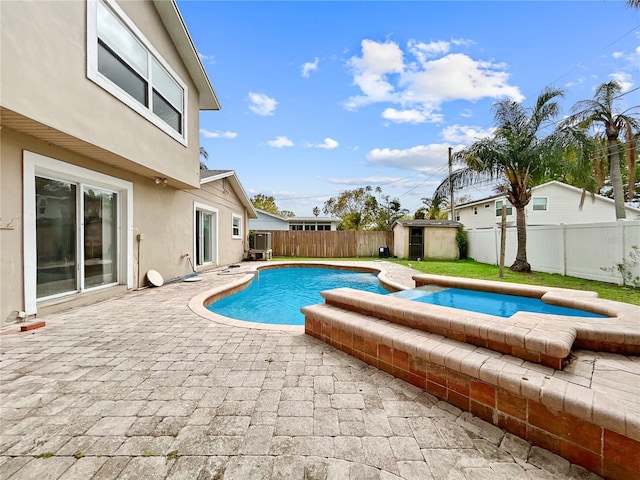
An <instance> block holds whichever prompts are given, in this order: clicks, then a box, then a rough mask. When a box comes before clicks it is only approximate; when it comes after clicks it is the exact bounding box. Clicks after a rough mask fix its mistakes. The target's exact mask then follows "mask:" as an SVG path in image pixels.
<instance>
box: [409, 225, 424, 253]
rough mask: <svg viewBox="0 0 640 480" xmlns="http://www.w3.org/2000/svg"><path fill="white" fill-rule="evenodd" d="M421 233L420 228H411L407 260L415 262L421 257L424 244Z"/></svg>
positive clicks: (421, 229)
mask: <svg viewBox="0 0 640 480" xmlns="http://www.w3.org/2000/svg"><path fill="white" fill-rule="evenodd" d="M422 232H423V228H422V227H411V232H410V235H409V260H417V259H418V258H422V257H423V254H424V243H423V238H422Z"/></svg>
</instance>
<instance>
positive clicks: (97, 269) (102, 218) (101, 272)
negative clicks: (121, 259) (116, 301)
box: [82, 187, 118, 288]
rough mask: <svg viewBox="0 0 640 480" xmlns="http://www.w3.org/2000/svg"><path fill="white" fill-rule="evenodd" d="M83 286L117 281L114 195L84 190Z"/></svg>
mask: <svg viewBox="0 0 640 480" xmlns="http://www.w3.org/2000/svg"><path fill="white" fill-rule="evenodd" d="M82 196H83V198H84V235H83V238H84V245H83V247H84V286H85V288H90V287H97V286H99V285H107V284H110V283H116V282H117V281H118V275H117V273H118V269H117V268H116V266H117V265H118V262H117V259H118V235H117V234H118V229H117V228H116V222H117V218H118V216H117V213H118V212H117V195H116V194H115V193H113V192H107V191H104V190H99V189H97V188H86V187H85V188H84V190H83V192H82Z"/></svg>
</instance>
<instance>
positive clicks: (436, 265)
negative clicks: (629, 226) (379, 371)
mask: <svg viewBox="0 0 640 480" xmlns="http://www.w3.org/2000/svg"><path fill="white" fill-rule="evenodd" d="M274 260H287V261H315V260H327V261H331V260H349V261H356V260H378V258H292V257H274ZM385 261H388V262H394V263H398V264H400V265H406V266H408V265H411V267H412V268H414V269H415V270H419V271H420V272H423V273H430V274H434V275H448V276H451V277H466V278H476V279H480V280H498V281H500V278H499V277H498V273H499V269H498V267H497V266H496V265H486V264H484V263H478V262H474V261H473V260H457V261H455V262H437V261H423V262H416V261H409V260H398V259H386V260H385ZM502 281H504V282H512V283H527V284H529V285H546V286H548V287H558V288H572V289H574V290H591V291H594V292H597V293H598V296H599V297H600V298H607V299H609V300H615V301H617V302H626V303H632V304H634V305H640V289H637V288H632V287H620V286H618V285H614V284H611V283H604V282H596V281H594V280H584V279H582V278H576V277H565V276H562V275H557V274H552V273H541V272H531V273H518V272H512V271H511V270H509V268H508V267H505V269H504V278H503V279H502Z"/></svg>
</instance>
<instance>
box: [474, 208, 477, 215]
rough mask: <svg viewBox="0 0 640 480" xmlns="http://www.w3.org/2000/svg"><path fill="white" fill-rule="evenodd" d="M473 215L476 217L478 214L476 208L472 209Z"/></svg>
mask: <svg viewBox="0 0 640 480" xmlns="http://www.w3.org/2000/svg"><path fill="white" fill-rule="evenodd" d="M473 214H474V215H477V214H478V207H473Z"/></svg>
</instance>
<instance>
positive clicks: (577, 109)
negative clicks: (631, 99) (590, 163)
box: [561, 80, 640, 219]
mask: <svg viewBox="0 0 640 480" xmlns="http://www.w3.org/2000/svg"><path fill="white" fill-rule="evenodd" d="M621 91H622V87H621V86H620V84H619V83H618V82H616V81H615V80H611V81H610V82H608V83H603V84H602V85H600V86H599V87H598V88H597V89H596V91H595V94H594V96H593V99H592V100H581V101H579V102H577V103H576V104H575V105H574V106H573V109H572V112H573V114H572V115H571V116H570V117H568V118H567V119H566V120H565V121H564V122H563V123H562V125H561V126H562V127H569V128H571V127H579V128H584V129H589V128H591V127H596V128H597V127H602V128H604V136H605V137H606V139H607V150H608V157H609V176H610V178H611V187H612V188H613V200H614V202H615V208H616V219H622V218H625V217H626V212H625V208H624V198H625V197H624V187H623V184H622V172H621V171H620V146H619V145H618V139H619V137H620V135H621V134H624V135H625V136H626V137H627V138H633V131H637V130H638V129H640V121H638V119H637V118H635V117H632V116H631V115H628V114H627V112H629V111H630V110H632V109H634V108H638V106H635V107H631V108H629V109H627V110H625V111H623V112H619V110H618V108H617V105H616V100H617V99H618V98H619V97H620V93H621ZM629 188H632V186H629Z"/></svg>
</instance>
